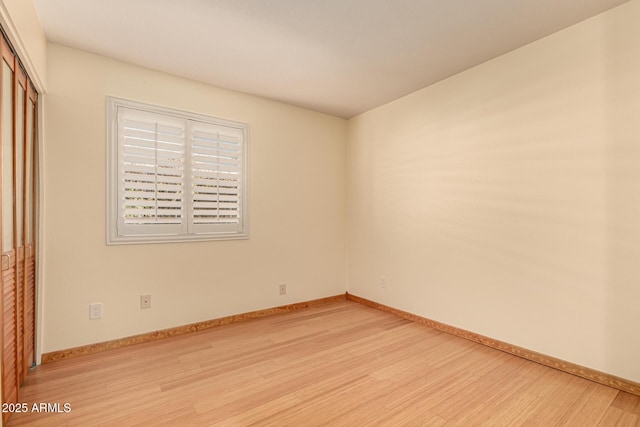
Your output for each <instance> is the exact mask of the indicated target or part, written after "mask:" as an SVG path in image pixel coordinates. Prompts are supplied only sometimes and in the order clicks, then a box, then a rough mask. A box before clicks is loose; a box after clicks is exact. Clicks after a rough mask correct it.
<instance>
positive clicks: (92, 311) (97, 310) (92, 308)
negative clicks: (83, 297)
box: [89, 302, 102, 320]
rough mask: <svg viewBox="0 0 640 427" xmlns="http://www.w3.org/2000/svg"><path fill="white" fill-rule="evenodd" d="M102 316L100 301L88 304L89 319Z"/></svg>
mask: <svg viewBox="0 0 640 427" xmlns="http://www.w3.org/2000/svg"><path fill="white" fill-rule="evenodd" d="M101 318H102V303H101V302H96V303H93V304H89V319H90V320H95V319H101Z"/></svg>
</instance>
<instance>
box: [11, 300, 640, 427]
mask: <svg viewBox="0 0 640 427" xmlns="http://www.w3.org/2000/svg"><path fill="white" fill-rule="evenodd" d="M20 400H21V402H24V403H26V404H27V406H28V408H29V410H31V409H32V406H33V403H38V404H40V403H50V404H55V403H58V404H59V410H60V411H61V412H56V410H57V409H58V408H56V407H55V405H50V407H49V408H48V409H49V410H54V412H40V413H38V412H27V413H15V414H13V415H12V416H11V418H10V420H9V423H8V425H9V426H97V425H100V426H134V425H144V426H155V425H174V426H192V425H193V426H207V425H221V426H246V425H260V426H289V425H291V426H328V425H331V426H366V425H381V426H398V425H407V426H442V425H460V426H481V425H482V426H520V425H526V426H545V427H546V426H555V425H562V426H579V427H586V426H636V427H640V397H638V396H634V395H631V394H628V393H625V392H622V391H618V390H615V389H612V388H609V387H607V386H603V385H600V384H596V383H593V382H591V381H588V380H585V379H582V378H578V377H575V376H572V375H570V374H566V373H563V372H560V371H556V370H554V369H551V368H547V367H544V366H541V365H538V364H536V363H533V362H529V361H526V360H523V359H520V358H518V357H515V356H512V355H509V354H506V353H503V352H500V351H498V350H494V349H491V348H488V347H484V346H482V345H479V344H476V343H473V342H470V341H466V340H464V339H461V338H458V337H454V336H451V335H448V334H445V333H442V332H439V331H436V330H433V329H430V328H428V327H425V326H421V325H418V324H415V323H412V322H410V321H407V320H405V319H401V318H399V317H396V316H394V315H392V314H388V313H383V312H380V311H378V310H375V309H372V308H369V307H366V306H363V305H361V304H358V303H355V302H352V301H340V302H334V303H330V304H326V305H319V306H313V307H310V308H308V309H303V310H298V311H295V312H290V313H285V314H279V315H274V316H271V317H266V318H262V319H256V320H250V321H247V322H243V323H237V324H232V325H227V326H222V327H219V328H214V329H210V330H206V331H201V332H197V333H194V334H189V335H184V336H180V337H175V338H170V339H166V340H162V341H156V342H151V343H146V344H140V345H135V346H132V347H127V348H122V349H118V350H112V351H107V352H103V353H100V354H93V355H89V356H84V357H80V358H77V359H71V360H63V361H58V362H53V363H50V364H47V365H43V366H39V367H37V368H36V369H34V370H33V371H32V372H31V373H30V374H29V375H28V377H27V380H26V382H25V385H24V387H23V389H22V391H21V399H20ZM65 403H67V404H69V405H70V408H71V411H70V412H64V404H65Z"/></svg>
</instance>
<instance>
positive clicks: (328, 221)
mask: <svg viewBox="0 0 640 427" xmlns="http://www.w3.org/2000/svg"><path fill="white" fill-rule="evenodd" d="M48 60H49V62H48V68H49V76H48V77H49V90H48V94H47V99H46V111H45V114H46V125H45V135H46V146H45V152H46V156H45V159H46V160H45V165H44V168H45V170H46V180H47V182H46V195H45V197H46V200H45V216H46V218H47V222H46V230H45V231H44V232H45V242H44V245H45V251H44V263H45V271H46V274H45V276H46V277H45V279H46V280H45V283H44V301H45V304H44V312H43V318H44V322H43V324H44V325H43V328H44V330H43V348H42V351H43V352H50V351H54V350H59V349H65V348H69V347H73V346H78V345H84V344H89V343H94V342H100V341H105V340H110V339H114V338H118V337H124V336H129V335H133V334H138V333H143V332H148V331H153V330H158V329H163V328H168V327H173V326H178V325H183V324H187V323H191V322H197V321H201V320H206V319H212V318H217V317H221V316H226V315H231V314H238V313H243V312H247V311H251V310H257V309H263V308H267V307H272V306H277V305H283V304H288V303H292V302H300V301H305V300H310V299H315V298H322V297H326V296H331V295H336V294H340V293H344V290H345V242H344V235H345V229H344V223H345V188H344V182H345V136H346V121H345V120H342V119H337V118H334V117H330V116H326V115H322V114H318V113H314V112H311V111H308V110H303V109H300V108H296V107H291V106H287V105H284V104H280V103H277V102H273V101H269V100H265V99H261V98H257V97H254V96H249V95H244V94H239V93H234V92H229V91H225V90H221V89H217V88H214V87H211V86H207V85H204V84H200V83H196V82H193V81H189V80H185V79H181V78H177V77H174V76H171V75H167V74H163V73H159V72H155V71H150V70H148V69H143V68H140V67H136V66H133V65H130V64H126V63H122V62H118V61H115V60H111V59H107V58H104V57H101V56H97V55H93V54H90V53H87V52H83V51H79V50H75V49H71V48H67V47H62V46H59V45H55V44H54V45H49V50H48ZM106 95H113V96H118V97H122V98H128V99H133V100H137V101H142V102H146V103H152V104H157V105H163V106H169V107H172V108H177V109H182V110H186V111H193V112H196V113H201V114H208V115H213V116H216V117H221V118H226V119H231V120H237V121H241V122H247V123H249V125H250V148H249V150H250V158H249V162H250V166H249V174H250V178H249V179H250V183H249V185H250V221H251V238H250V239H249V240H236V241H216V242H193V243H176V244H146V245H128V246H109V247H107V246H106V245H105V197H106V195H105V176H106V172H105V152H106V145H105V144H106V140H105V135H106V125H105V119H106V118H105V114H106V113H105V106H106V98H105V97H106ZM279 283H286V284H287V286H288V293H287V295H286V296H279V295H278V284H279ZM145 293H150V294H151V295H152V308H151V309H147V310H140V308H139V296H140V295H141V294H145ZM94 302H102V303H103V304H104V317H103V318H102V319H101V320H93V321H90V320H89V311H88V310H89V304H90V303H94Z"/></svg>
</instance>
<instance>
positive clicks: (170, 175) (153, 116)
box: [107, 97, 248, 244]
mask: <svg viewBox="0 0 640 427" xmlns="http://www.w3.org/2000/svg"><path fill="white" fill-rule="evenodd" d="M107 104H108V105H107V116H108V117H107V123H108V132H107V134H108V135H107V139H108V141H107V143H108V155H107V162H108V165H107V174H108V176H107V198H108V200H107V244H120V243H148V242H174V241H184V240H216V239H242V238H247V237H248V215H247V180H246V176H247V133H248V125H247V124H245V123H238V122H232V121H229V120H222V119H217V118H214V117H207V116H202V115H198V114H193V113H186V112H183V111H177V110H172V109H168V108H164V107H156V106H151V105H146V104H141V103H138V102H133V101H128V100H123V99H118V98H113V97H108V98H107Z"/></svg>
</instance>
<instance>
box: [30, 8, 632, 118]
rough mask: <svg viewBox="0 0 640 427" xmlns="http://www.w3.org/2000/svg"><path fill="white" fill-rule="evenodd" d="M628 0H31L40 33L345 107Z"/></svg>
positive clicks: (295, 100) (195, 75)
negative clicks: (41, 26)
mask: <svg viewBox="0 0 640 427" xmlns="http://www.w3.org/2000/svg"><path fill="white" fill-rule="evenodd" d="M625 1H627V0H34V3H35V5H36V9H37V11H38V14H39V16H40V20H41V22H42V25H43V27H44V31H45V33H46V35H47V38H48V39H49V40H50V41H53V42H56V43H61V44H64V45H67V46H72V47H76V48H80V49H85V50H88V51H91V52H96V53H99V54H102V55H105V56H109V57H113V58H117V59H121V60H124V61H128V62H132V63H135V64H139V65H142V66H145V67H149V68H153V69H156V70H161V71H164V72H168V73H172V74H176V75H179V76H183V77H187V78H191V79H194V80H199V81H202V82H206V83H210V84H212V85H215V86H220V87H224V88H228V89H233V90H237V91H241V92H248V93H252V94H255V95H259V96H264V97H267V98H271V99H275V100H279V101H283V102H287V103H290V104H294V105H299V106H302V107H305V108H309V109H312V110H316V111H320V112H324V113H328V114H332V115H335V116H339V117H345V118H347V117H351V116H354V115H356V114H358V113H361V112H364V111H367V110H369V109H371V108H374V107H377V106H379V105H382V104H384V103H387V102H389V101H392V100H394V99H397V98H399V97H401V96H403V95H406V94H408V93H411V92H414V91H416V90H418V89H421V88H423V87H425V86H428V85H430V84H433V83H435V82H437V81H439V80H442V79H444V78H446V77H448V76H451V75H453V74H456V73H458V72H460V71H463V70H465V69H467V68H470V67H473V66H474V65H477V64H480V63H482V62H485V61H487V60H489V59H491V58H495V57H496V56H499V55H501V54H503V53H506V52H509V51H511V50H513V49H516V48H518V47H520V46H523V45H525V44H527V43H530V42H532V41H534V40H537V39H540V38H542V37H544V36H546V35H549V34H552V33H554V32H556V31H558V30H560V29H562V28H566V27H568V26H570V25H572V24H575V23H577V22H580V21H582V20H584V19H587V18H589V17H591V16H593V15H596V14H598V13H600V12H603V11H605V10H607V9H610V8H612V7H614V6H617V5H620V4H622V3H625Z"/></svg>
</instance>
